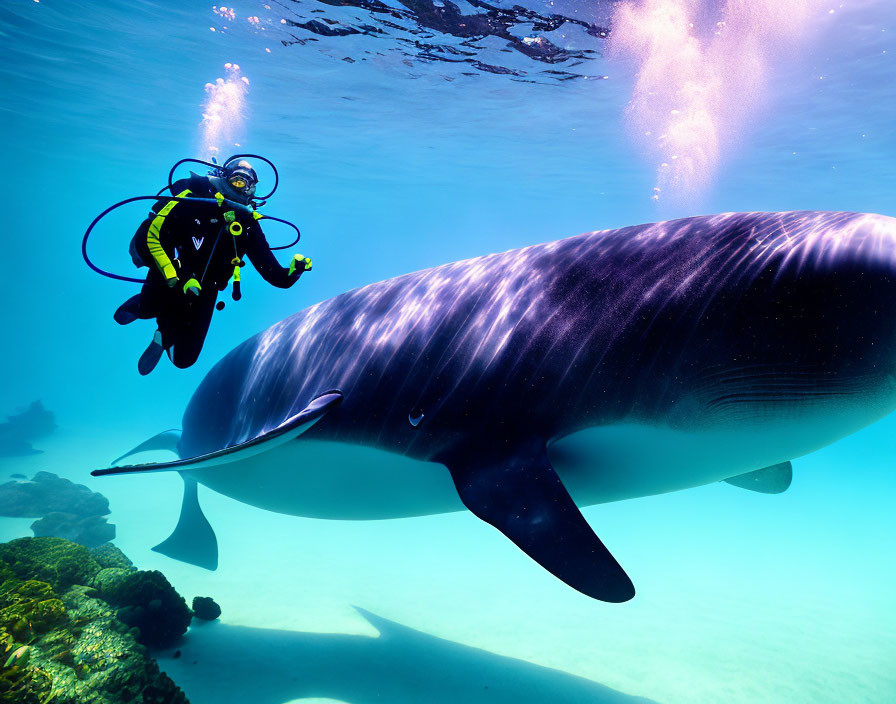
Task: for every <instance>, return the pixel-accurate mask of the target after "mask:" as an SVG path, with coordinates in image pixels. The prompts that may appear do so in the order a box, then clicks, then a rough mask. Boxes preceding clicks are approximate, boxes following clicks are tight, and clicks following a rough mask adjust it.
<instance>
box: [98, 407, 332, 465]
mask: <svg viewBox="0 0 896 704" xmlns="http://www.w3.org/2000/svg"><path fill="white" fill-rule="evenodd" d="M341 401H342V392H341V391H327V392H326V393H324V394H321V395H320V396H318V397H317V398H315V399H314V400H313V401H312V402H311V403H309V404H308V405H307V406H305V408H303V409H302V410H301V411H299V412H298V413H296V414H295V415H294V416H292V417H290V418H287V419H286V420H285V421H283V422H282V423H281V424H280V425H278V426H277V427H276V428H273V429H272V430H268V431H266V432H263V433H261V434H260V435H256V436H255V437H254V438H251V439H250V440H246V441H245V442H241V443H240V444H239V445H232V446H231V447H225V448H222V449H220V450H215V451H213V452H207V453H205V454H204V455H199V456H198V457H188V458H186V459H181V460H174V461H171V462H154V463H149V464H134V465H124V466H122V467H109V468H107V469H95V470H93V471H92V472H91V474H92V475H93V476H95V477H100V476H103V475H106V474H130V473H133V472H164V471H171V470H176V471H180V472H182V471H185V470H192V469H206V468H208V467H213V466H215V465H216V464H225V463H228V462H235V461H237V460H242V459H246V458H247V457H251V456H252V455H257V454H259V453H260V452H266V451H267V450H271V449H273V448H275V447H277V446H278V445H282V444H283V443H285V442H289V441H290V440H293V439H294V438H296V437H298V436H299V435H301V434H302V433H304V432H305V431H306V430H308V428H310V427H311V426H312V425H314V424H315V423H316V422H317V421H319V420H320V419H321V418H323V417H324V415H326V413H327V411H329V410H331V409H332V408H335V407H336V406H337V405H339V403H340V402H341Z"/></svg>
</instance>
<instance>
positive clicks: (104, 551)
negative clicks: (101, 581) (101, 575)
mask: <svg viewBox="0 0 896 704" xmlns="http://www.w3.org/2000/svg"><path fill="white" fill-rule="evenodd" d="M90 556H91V557H92V558H93V559H94V560H96V561H97V564H99V566H100V567H120V568H124V569H131V570H136V569H137V568H136V567H134V563H133V562H131V561H130V560H129V559H128V556H127V555H125V554H124V553H123V552H122V551H121V550H119V549H118V548H117V547H115V546H114V545H113V544H112V543H104V544H103V545H100V546H98V547H95V548H91V549H90Z"/></svg>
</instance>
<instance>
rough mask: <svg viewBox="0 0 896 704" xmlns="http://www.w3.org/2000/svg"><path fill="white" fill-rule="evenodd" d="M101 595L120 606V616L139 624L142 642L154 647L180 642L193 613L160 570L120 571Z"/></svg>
mask: <svg viewBox="0 0 896 704" xmlns="http://www.w3.org/2000/svg"><path fill="white" fill-rule="evenodd" d="M105 571H106V570H104V572H105ZM119 577H120V578H119ZM100 595H101V596H102V598H103V599H105V600H106V601H108V602H109V603H110V604H113V605H115V606H118V607H120V608H119V610H118V618H119V620H121V621H122V622H123V623H125V624H127V625H128V626H133V627H136V628H139V629H140V637H139V638H138V640H139V642H141V643H143V644H144V645H147V646H149V647H152V648H165V647H168V646H170V645H173V644H174V643H176V642H177V641H178V640H179V639H180V637H181V636H182V635H183V634H184V633H186V632H187V627H188V626H189V625H190V620H191V619H192V617H193V615H192V614H191V613H190V609H189V608H187V602H186V601H184V598H183V597H182V596H181V595H180V594H178V593H177V592H176V591H175V590H174V587H172V586H171V584H170V583H169V582H168V580H167V579H165V575H163V574H162V573H161V572H158V571H156V570H152V571H147V570H139V571H137V572H131V573H129V574H127V575H124V576H121V575H116V578H113V579H109V580H108V581H107V582H105V583H104V584H103V586H102V588H100Z"/></svg>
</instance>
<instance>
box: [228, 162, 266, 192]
mask: <svg viewBox="0 0 896 704" xmlns="http://www.w3.org/2000/svg"><path fill="white" fill-rule="evenodd" d="M225 169H226V174H227V175H226V178H227V183H228V184H229V185H230V187H231V188H232V189H233V190H235V191H236V192H238V193H241V194H242V195H244V196H246V197H247V198H251V197H252V196H254V195H255V184H257V183H258V175H257V174H256V173H255V169H253V168H252V165H251V164H250V163H249V162H248V161H240V162H239V163H237V164H236V165H235V166H232V167H225Z"/></svg>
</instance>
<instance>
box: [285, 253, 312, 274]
mask: <svg viewBox="0 0 896 704" xmlns="http://www.w3.org/2000/svg"><path fill="white" fill-rule="evenodd" d="M296 271H298V272H299V273H302V272H305V271H311V258H310V257H303V256H302V255H301V254H296V255H295V256H293V258H292V261H291V262H290V263H289V275H290V276H292V275H293V274H295V273H296Z"/></svg>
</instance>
